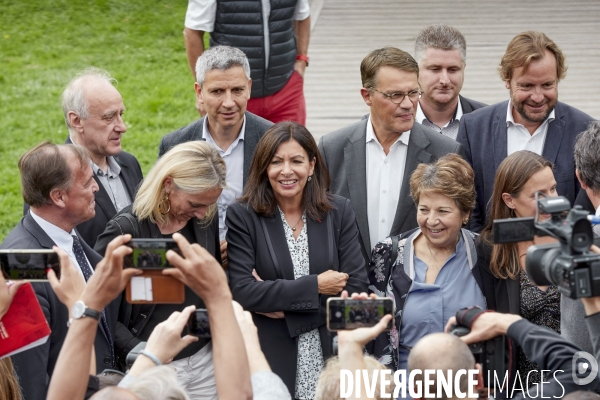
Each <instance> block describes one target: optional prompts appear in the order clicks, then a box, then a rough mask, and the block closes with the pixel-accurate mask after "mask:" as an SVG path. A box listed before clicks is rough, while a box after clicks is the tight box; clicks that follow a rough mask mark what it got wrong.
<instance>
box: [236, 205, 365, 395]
mask: <svg viewBox="0 0 600 400" xmlns="http://www.w3.org/2000/svg"><path fill="white" fill-rule="evenodd" d="M331 200H332V205H333V209H332V210H331V211H330V212H329V213H328V214H327V215H326V216H325V217H324V218H323V219H321V220H313V219H311V218H308V217H307V233H308V247H309V263H310V275H307V276H304V277H302V278H299V279H296V280H295V279H294V267H293V264H292V258H291V256H290V253H289V251H288V246H287V242H286V239H285V233H284V230H283V223H282V221H281V217H280V215H279V212H276V213H275V214H274V215H272V216H269V217H262V216H260V215H258V214H256V213H255V212H254V211H253V210H252V209H251V208H249V207H248V206H247V205H246V204H240V203H235V204H232V205H231V206H229V208H228V209H227V217H226V224H227V226H228V228H229V229H228V231H227V243H228V245H227V251H228V255H229V278H230V285H231V291H232V293H233V298H234V300H236V301H238V302H239V303H240V304H241V305H242V306H243V307H244V309H245V310H248V311H251V312H253V317H254V323H255V324H256V327H257V328H258V336H259V339H260V344H261V347H262V349H263V352H264V353H265V356H266V358H267V360H268V361H269V364H270V365H271V368H272V369H273V372H275V373H276V374H277V375H279V376H280V377H281V379H283V381H284V382H285V384H286V385H287V387H288V390H289V391H290V393H292V394H293V393H294V390H295V388H294V385H295V380H296V366H297V365H296V358H297V351H298V349H297V338H298V336H299V335H300V334H302V333H304V332H307V331H310V330H312V329H317V328H318V329H319V334H320V337H321V347H322V349H323V356H324V357H325V358H327V357H329V356H330V355H331V332H329V331H328V330H327V328H326V326H325V322H326V321H325V318H326V313H325V306H326V301H327V298H328V297H329V296H325V295H319V293H318V286H317V275H318V274H320V273H322V272H325V271H327V270H330V269H332V270H334V271H340V272H345V273H347V274H348V275H350V278H349V279H348V282H347V284H346V287H345V289H346V290H348V292H349V293H353V292H359V293H360V292H365V291H366V290H367V286H368V282H367V273H366V271H367V266H366V263H365V261H364V258H363V257H362V255H361V250H360V243H359V240H358V229H357V227H356V222H355V217H354V211H353V210H352V206H351V204H350V201H349V200H347V199H345V198H343V197H339V196H333V195H332V196H331ZM253 269H256V272H257V273H258V275H259V276H260V277H261V278H262V279H263V280H264V282H257V281H256V280H255V279H254V277H253V276H252V270H253ZM257 311H259V312H272V311H284V313H285V318H283V319H272V318H268V317H265V316H263V315H259V314H256V313H255V312H257Z"/></svg>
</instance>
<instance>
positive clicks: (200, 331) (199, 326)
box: [187, 308, 210, 338]
mask: <svg viewBox="0 0 600 400" xmlns="http://www.w3.org/2000/svg"><path fill="white" fill-rule="evenodd" d="M187 327H188V333H189V334H190V335H192V336H197V337H199V338H210V325H209V323H208V311H206V310H205V309H203V308H197V309H196V311H194V312H193V313H192V315H190V319H189V320H188V325H187Z"/></svg>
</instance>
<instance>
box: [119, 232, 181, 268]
mask: <svg viewBox="0 0 600 400" xmlns="http://www.w3.org/2000/svg"><path fill="white" fill-rule="evenodd" d="M127 245H128V246H129V247H131V248H132V249H133V252H132V253H131V254H129V255H127V256H126V257H125V259H124V261H123V262H124V266H125V268H140V269H164V268H171V264H170V263H169V261H167V257H166V254H167V250H174V251H176V252H177V253H179V254H181V252H180V251H179V247H177V243H175V241H174V240H173V239H131V241H130V242H129V243H127Z"/></svg>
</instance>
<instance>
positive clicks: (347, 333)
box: [338, 290, 392, 351]
mask: <svg viewBox="0 0 600 400" xmlns="http://www.w3.org/2000/svg"><path fill="white" fill-rule="evenodd" d="M341 297H342V299H347V298H348V292H347V291H345V290H344V291H343V292H342V296H341ZM351 298H352V299H353V300H367V299H373V300H374V299H377V295H375V294H373V293H371V294H370V295H367V294H366V293H364V292H363V293H360V294H358V293H352V296H351ZM391 319H392V315H391V314H387V315H384V316H383V317H382V318H381V319H380V320H379V322H377V324H376V325H374V326H371V327H369V328H357V329H352V330H342V331H338V343H339V348H340V351H341V350H342V348H343V347H344V346H345V345H347V344H351V343H354V344H356V345H359V346H360V347H363V346H365V345H366V344H367V343H369V342H370V341H371V340H373V339H375V338H376V337H377V336H379V335H380V334H381V333H382V332H383V331H385V329H386V328H387V326H388V324H389V322H390V321H391Z"/></svg>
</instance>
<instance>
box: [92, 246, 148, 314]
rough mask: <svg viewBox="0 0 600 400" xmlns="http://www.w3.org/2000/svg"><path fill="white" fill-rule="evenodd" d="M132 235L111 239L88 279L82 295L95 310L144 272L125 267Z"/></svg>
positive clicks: (103, 305)
mask: <svg viewBox="0 0 600 400" xmlns="http://www.w3.org/2000/svg"><path fill="white" fill-rule="evenodd" d="M130 240H131V235H120V236H117V237H116V238H114V239H113V240H111V241H110V243H109V244H108V247H107V248H106V253H105V254H104V258H103V259H102V261H100V262H99V263H98V265H96V270H95V271H94V273H93V274H92V277H91V278H90V279H89V280H88V282H87V286H86V287H85V290H84V292H83V295H82V300H83V302H84V303H85V304H86V305H87V306H88V307H90V308H92V309H93V310H101V309H103V308H104V307H106V305H107V304H108V303H110V302H111V301H113V300H114V299H115V298H116V297H117V296H118V295H119V294H120V293H121V292H122V291H123V289H125V286H126V285H127V283H128V282H129V281H130V280H131V278H132V277H133V276H135V275H140V274H142V273H143V271H142V270H139V269H137V268H125V269H123V257H125V256H126V255H128V254H131V252H132V251H133V250H132V249H131V247H128V246H125V243H127V242H129V241H130Z"/></svg>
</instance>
